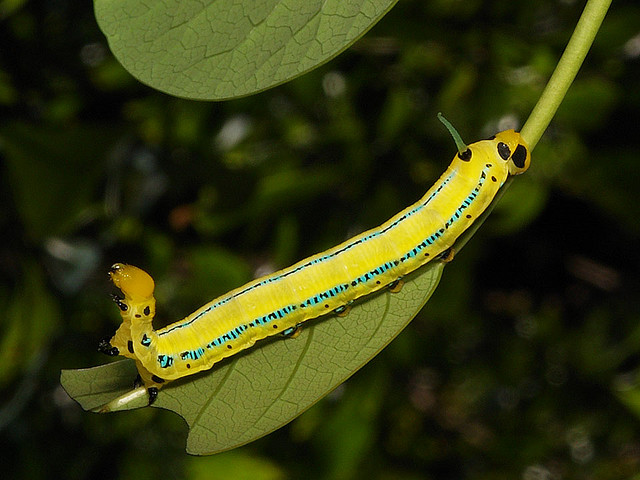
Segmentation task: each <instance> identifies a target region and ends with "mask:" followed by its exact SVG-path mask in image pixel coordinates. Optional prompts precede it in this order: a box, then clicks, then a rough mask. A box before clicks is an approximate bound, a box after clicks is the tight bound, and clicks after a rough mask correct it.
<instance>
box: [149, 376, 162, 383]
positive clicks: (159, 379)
mask: <svg viewBox="0 0 640 480" xmlns="http://www.w3.org/2000/svg"><path fill="white" fill-rule="evenodd" d="M151 380H153V381H154V382H156V383H164V378H160V377H159V376H157V375H151Z"/></svg>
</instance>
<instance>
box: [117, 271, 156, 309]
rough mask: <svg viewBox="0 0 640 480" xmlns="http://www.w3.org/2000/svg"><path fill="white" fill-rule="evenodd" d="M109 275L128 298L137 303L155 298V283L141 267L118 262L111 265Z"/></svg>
mask: <svg viewBox="0 0 640 480" xmlns="http://www.w3.org/2000/svg"><path fill="white" fill-rule="evenodd" d="M109 276H110V277H111V281H112V282H113V284H114V285H115V286H116V287H118V288H119V289H120V290H121V291H122V293H123V294H124V296H125V297H126V298H127V299H130V300H132V301H133V302H136V303H137V302H144V301H145V300H149V299H152V298H153V290H154V288H155V283H154V281H153V278H151V275H149V274H148V273H147V272H145V271H144V270H142V269H141V268H138V267H134V266H133V265H125V264H124V263H116V264H114V265H113V266H112V267H111V270H110V271H109Z"/></svg>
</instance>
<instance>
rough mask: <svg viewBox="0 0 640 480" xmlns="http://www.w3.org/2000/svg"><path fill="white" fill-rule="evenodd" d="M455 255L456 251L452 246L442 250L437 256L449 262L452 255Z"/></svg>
mask: <svg viewBox="0 0 640 480" xmlns="http://www.w3.org/2000/svg"><path fill="white" fill-rule="evenodd" d="M455 256H456V252H455V250H454V249H453V248H447V249H446V250H445V251H444V252H442V253H441V254H440V255H439V256H438V258H439V259H440V260H442V261H443V262H445V263H449V262H450V261H451V260H453V257H455Z"/></svg>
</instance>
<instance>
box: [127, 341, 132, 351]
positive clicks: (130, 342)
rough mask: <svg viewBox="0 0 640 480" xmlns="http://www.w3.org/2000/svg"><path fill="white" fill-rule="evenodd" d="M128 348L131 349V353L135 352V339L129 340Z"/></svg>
mask: <svg viewBox="0 0 640 480" xmlns="http://www.w3.org/2000/svg"><path fill="white" fill-rule="evenodd" d="M127 350H129V353H133V340H129V341H128V342H127Z"/></svg>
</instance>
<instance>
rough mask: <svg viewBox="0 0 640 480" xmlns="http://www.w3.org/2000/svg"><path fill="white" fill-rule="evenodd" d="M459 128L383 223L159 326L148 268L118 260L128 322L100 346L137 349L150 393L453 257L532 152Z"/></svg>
mask: <svg viewBox="0 0 640 480" xmlns="http://www.w3.org/2000/svg"><path fill="white" fill-rule="evenodd" d="M447 124H448V122H447ZM447 128H450V130H452V128H453V127H451V126H450V125H447ZM453 132H455V131H454V130H452V134H453V135H454V137H456V136H457V138H456V143H457V145H458V150H459V151H458V153H457V154H456V155H455V156H454V158H453V161H452V162H451V164H450V165H449V167H448V168H447V170H446V171H445V172H444V173H443V174H442V176H441V177H440V178H439V179H438V181H437V182H436V183H435V184H434V185H433V186H432V187H431V188H430V189H429V190H428V191H427V193H426V194H425V195H424V196H423V197H422V198H421V199H420V200H418V201H417V202H416V203H414V204H413V205H411V206H409V207H407V208H406V209H404V210H402V211H401V212H400V213H398V214H397V215H395V216H394V217H392V218H391V219H389V220H388V221H387V222H385V223H383V224H382V225H380V226H379V227H377V228H373V229H371V230H368V231H366V232H364V233H361V234H359V235H357V236H355V237H353V238H351V239H350V240H347V241H346V242H343V243H341V244H340V245H338V246H336V247H333V248H331V249H329V250H326V251H324V252H322V253H319V254H317V255H314V256H311V257H309V258H307V259H305V260H302V261H300V262H298V263H296V264H294V265H292V266H291V267H288V268H285V269H283V270H280V271H277V272H274V273H272V274H269V275H266V276H264V277H261V278H258V279H256V280H253V281H251V282H249V283H247V284H246V285H243V286H241V287H239V288H236V289H235V290H232V291H230V292H229V293H227V294H225V295H222V296H221V297H218V298H216V299H214V300H213V301H211V302H210V303H208V304H206V305H204V306H203V307H201V308H200V309H198V310H196V311H195V312H194V313H192V314H191V315H189V316H187V317H186V318H184V319H182V320H179V321H177V322H175V323H172V324H170V325H168V326H166V327H164V328H162V329H159V330H155V329H154V328H153V326H152V320H153V317H154V315H155V298H154V296H153V291H154V282H153V279H152V278H151V276H149V275H148V274H147V273H146V272H144V271H143V270H141V269H139V268H138V267H134V266H132V265H125V264H121V263H116V264H115V265H113V267H112V268H111V271H110V277H111V280H112V282H113V283H114V285H115V286H116V287H118V288H119V289H120V290H121V292H122V294H123V298H119V297H118V298H116V299H115V301H116V304H117V305H118V307H119V308H120V313H121V316H122V324H121V326H120V327H119V328H118V330H117V332H116V334H115V335H114V336H113V338H111V339H110V340H109V341H103V342H102V343H101V344H100V347H99V348H100V350H101V351H103V352H104V353H107V354H110V355H117V354H120V355H124V356H126V357H130V358H133V359H134V360H135V361H136V365H137V367H138V372H139V373H140V378H141V380H142V382H143V383H144V385H145V387H146V388H147V389H148V391H149V395H150V401H153V399H154V398H155V395H156V394H157V389H158V388H159V387H160V386H162V385H163V384H165V383H166V382H168V381H172V380H176V379H178V378H181V377H184V376H187V375H191V374H194V373H196V372H200V371H202V370H207V369H209V368H211V367H212V366H213V365H214V364H215V363H217V362H219V361H220V360H222V359H223V358H226V357H229V356H231V355H234V354H236V353H238V352H240V351H242V350H245V349H247V348H249V347H251V346H253V345H254V344H255V342H257V341H258V340H261V339H264V338H266V337H270V336H272V335H275V334H284V335H285V336H289V337H295V335H296V333H297V330H298V328H299V327H301V325H302V324H304V322H306V321H307V320H310V319H313V318H317V317H319V316H322V315H325V314H328V313H331V312H334V313H336V314H338V315H348V310H349V305H350V304H351V303H352V302H353V301H354V300H356V299H358V298H360V297H363V296H366V295H368V294H371V293H373V292H375V291H378V290H380V289H383V288H388V287H389V288H391V289H393V290H392V291H395V290H397V289H398V288H399V287H400V285H401V279H402V277H403V276H404V275H406V274H408V273H410V272H412V271H414V270H416V269H417V268H419V267H421V266H422V265H424V264H426V263H428V262H430V261H432V260H434V259H437V258H439V257H447V258H446V259H447V260H450V259H451V258H452V257H453V252H452V250H451V247H452V245H453V244H454V243H455V241H456V239H457V238H458V237H459V236H460V235H461V234H462V233H463V232H464V231H465V230H466V229H467V228H468V227H469V226H470V225H471V224H473V222H474V221H475V220H476V219H477V218H478V217H479V216H480V215H481V214H482V212H483V211H484V210H485V209H486V207H487V206H488V205H489V204H490V203H491V201H492V200H493V198H494V197H495V195H496V193H497V192H498V190H499V189H500V187H501V186H502V185H503V184H504V182H505V181H506V179H507V177H508V176H509V175H518V174H520V173H523V172H524V171H526V170H527V168H528V167H529V164H530V161H531V156H530V152H529V148H528V147H527V145H526V143H525V141H524V140H523V139H522V137H521V136H520V134H519V133H517V132H515V131H513V130H507V131H503V132H500V133H498V134H496V135H495V136H494V137H491V138H490V139H488V140H482V141H479V142H476V143H473V144H471V145H469V146H465V145H464V144H463V143H462V141H461V140H460V138H459V135H457V133H453Z"/></svg>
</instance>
